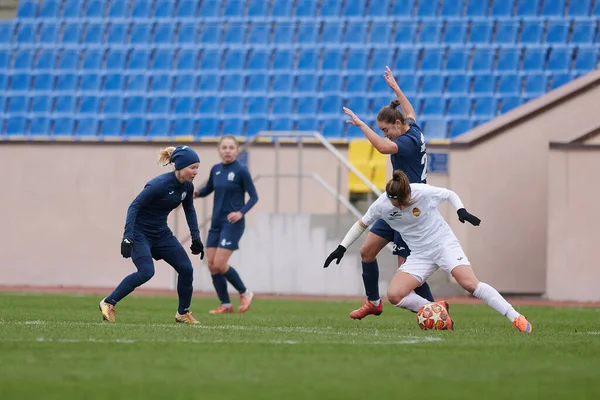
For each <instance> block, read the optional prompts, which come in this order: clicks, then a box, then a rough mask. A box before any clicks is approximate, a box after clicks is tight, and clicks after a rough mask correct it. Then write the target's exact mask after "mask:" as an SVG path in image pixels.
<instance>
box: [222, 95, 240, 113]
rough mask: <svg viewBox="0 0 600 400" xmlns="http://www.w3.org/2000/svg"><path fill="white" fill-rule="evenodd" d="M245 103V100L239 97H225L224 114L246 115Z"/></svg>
mask: <svg viewBox="0 0 600 400" xmlns="http://www.w3.org/2000/svg"><path fill="white" fill-rule="evenodd" d="M244 103H245V102H244V99H242V98H240V97H238V96H224V97H223V113H225V114H230V115H231V114H241V113H244Z"/></svg>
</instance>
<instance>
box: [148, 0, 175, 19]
mask: <svg viewBox="0 0 600 400" xmlns="http://www.w3.org/2000/svg"><path fill="white" fill-rule="evenodd" d="M174 7H175V2H174V1H173V0H159V1H157V2H156V3H155V5H154V12H153V14H152V15H153V16H154V18H157V19H158V18H171V17H172V16H173V8H174Z"/></svg>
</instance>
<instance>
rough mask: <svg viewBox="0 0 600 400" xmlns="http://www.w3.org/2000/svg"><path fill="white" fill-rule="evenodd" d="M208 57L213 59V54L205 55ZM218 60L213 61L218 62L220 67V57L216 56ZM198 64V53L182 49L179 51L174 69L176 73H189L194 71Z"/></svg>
mask: <svg viewBox="0 0 600 400" xmlns="http://www.w3.org/2000/svg"><path fill="white" fill-rule="evenodd" d="M207 56H208V57H215V56H216V55H215V54H214V53H210V54H208V55H207ZM218 57H219V59H218V60H217V59H215V60H213V61H216V62H218V65H220V61H221V58H220V57H221V56H220V54H219V55H218ZM197 64H198V52H197V51H196V50H192V49H182V50H180V51H179V53H178V55H177V61H176V62H175V69H176V70H178V71H189V70H195V69H196V65H197ZM216 68H218V66H217V67H216Z"/></svg>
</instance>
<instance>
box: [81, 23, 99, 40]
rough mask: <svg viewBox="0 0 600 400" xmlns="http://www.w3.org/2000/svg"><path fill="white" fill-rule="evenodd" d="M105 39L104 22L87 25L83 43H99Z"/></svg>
mask: <svg viewBox="0 0 600 400" xmlns="http://www.w3.org/2000/svg"><path fill="white" fill-rule="evenodd" d="M103 40H104V24H103V23H90V24H87V25H86V27H85V31H84V33H83V43H87V44H99V43H102V42H103Z"/></svg>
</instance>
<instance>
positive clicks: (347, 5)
mask: <svg viewBox="0 0 600 400" xmlns="http://www.w3.org/2000/svg"><path fill="white" fill-rule="evenodd" d="M365 9H366V1H365V0H345V1H344V10H343V11H342V15H344V16H346V17H362V16H363V15H364V13H365Z"/></svg>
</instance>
